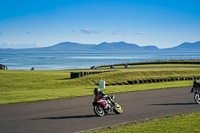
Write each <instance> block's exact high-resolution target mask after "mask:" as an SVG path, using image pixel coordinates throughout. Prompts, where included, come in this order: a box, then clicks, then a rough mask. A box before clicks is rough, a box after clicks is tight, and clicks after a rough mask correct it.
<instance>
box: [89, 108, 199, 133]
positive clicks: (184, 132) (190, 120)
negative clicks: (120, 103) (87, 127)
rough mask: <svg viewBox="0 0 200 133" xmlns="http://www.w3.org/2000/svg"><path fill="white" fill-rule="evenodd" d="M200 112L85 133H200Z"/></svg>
mask: <svg viewBox="0 0 200 133" xmlns="http://www.w3.org/2000/svg"><path fill="white" fill-rule="evenodd" d="M199 121H200V111H194V112H190V113H187V114H179V115H171V116H165V117H162V118H154V119H148V120H144V121H139V122H134V123H128V124H121V125H117V126H112V127H109V128H103V129H98V130H92V131H88V132H87V133H97V132H98V133H99V132H100V133H130V132H131V133H200V130H199Z"/></svg>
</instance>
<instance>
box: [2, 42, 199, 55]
mask: <svg viewBox="0 0 200 133" xmlns="http://www.w3.org/2000/svg"><path fill="white" fill-rule="evenodd" d="M188 50H190V51H199V50H200V41H197V42H194V43H191V42H184V43H182V44H180V45H178V46H175V47H172V48H165V49H159V48H158V47H156V46H154V45H148V46H139V45H137V44H132V43H126V42H123V41H121V42H112V43H107V42H102V43H100V44H98V45H96V44H80V43H74V42H61V43H58V44H55V45H52V46H48V47H41V48H26V49H12V48H8V49H5V48H0V52H43V53H46V52H67V53H86V52H87V53H94V52H105V53H116V52H119V53H122V52H125V53H126V52H129V53H132V52H135V53H138V52H150V51H151V52H187V51H188Z"/></svg>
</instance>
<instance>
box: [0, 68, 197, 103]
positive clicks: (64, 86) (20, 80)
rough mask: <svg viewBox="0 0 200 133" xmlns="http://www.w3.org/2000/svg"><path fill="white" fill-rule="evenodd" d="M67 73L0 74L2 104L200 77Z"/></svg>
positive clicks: (181, 72) (180, 72)
mask: <svg viewBox="0 0 200 133" xmlns="http://www.w3.org/2000/svg"><path fill="white" fill-rule="evenodd" d="M70 72H71V71H69V70H66V71H23V70H8V71H7V70H6V71H0V79H1V82H0V104H9V103H19V102H28V101H39V100H49V99H58V98H71V97H77V96H87V95H93V89H94V88H95V87H98V86H97V85H96V84H98V82H99V80H104V81H106V83H108V84H109V83H120V82H127V81H128V80H137V79H151V78H168V77H169V78H170V77H179V76H180V77H183V76H200V70H199V69H190V70H189V69H164V68H162V69H148V70H145V71H144V70H137V71H136V70H128V71H126V70H121V71H116V72H110V73H101V74H94V75H88V76H85V77H81V78H76V79H70ZM182 86H192V81H179V82H173V83H172V82H164V83H152V84H143V85H118V86H108V87H106V89H105V90H104V91H105V93H120V92H128V91H139V90H150V89H162V88H172V87H182Z"/></svg>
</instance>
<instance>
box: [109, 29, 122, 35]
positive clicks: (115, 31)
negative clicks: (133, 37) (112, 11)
mask: <svg viewBox="0 0 200 133" xmlns="http://www.w3.org/2000/svg"><path fill="white" fill-rule="evenodd" d="M121 33H123V31H122V30H114V31H113V32H112V34H113V35H118V34H121Z"/></svg>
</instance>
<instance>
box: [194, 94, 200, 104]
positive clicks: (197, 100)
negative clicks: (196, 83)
mask: <svg viewBox="0 0 200 133" xmlns="http://www.w3.org/2000/svg"><path fill="white" fill-rule="evenodd" d="M194 101H195V102H196V103H198V104H200V96H199V94H198V93H196V94H194Z"/></svg>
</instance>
